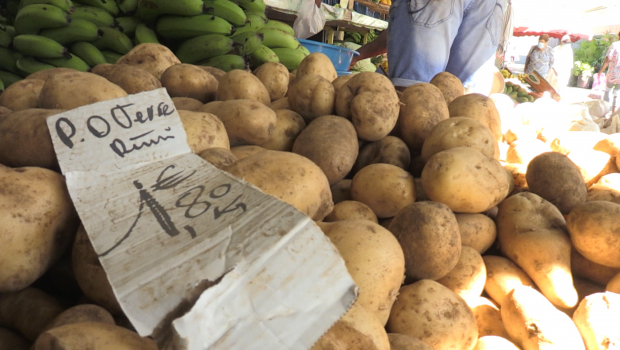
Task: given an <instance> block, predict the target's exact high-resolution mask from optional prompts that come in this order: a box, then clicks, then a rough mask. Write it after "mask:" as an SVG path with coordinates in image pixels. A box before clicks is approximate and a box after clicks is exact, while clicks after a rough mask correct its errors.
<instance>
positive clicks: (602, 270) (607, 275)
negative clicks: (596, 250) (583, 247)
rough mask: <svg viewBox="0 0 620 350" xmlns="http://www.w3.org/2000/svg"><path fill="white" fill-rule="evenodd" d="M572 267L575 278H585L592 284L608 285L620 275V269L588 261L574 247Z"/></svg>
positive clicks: (571, 259) (571, 258)
mask: <svg viewBox="0 0 620 350" xmlns="http://www.w3.org/2000/svg"><path fill="white" fill-rule="evenodd" d="M570 267H571V272H572V273H573V276H578V277H581V278H585V279H587V280H590V281H592V282H595V283H598V284H601V285H606V284H607V283H608V282H609V281H610V280H611V279H612V278H613V277H614V276H615V275H617V274H619V273H620V268H613V267H609V266H605V265H601V264H597V263H595V262H593V261H590V260H588V259H586V258H585V257H584V256H583V255H581V254H579V252H578V251H577V250H576V249H575V247H574V246H573V249H572V250H571V255H570Z"/></svg>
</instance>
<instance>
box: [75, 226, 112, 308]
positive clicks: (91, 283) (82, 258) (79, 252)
mask: <svg viewBox="0 0 620 350" xmlns="http://www.w3.org/2000/svg"><path fill="white" fill-rule="evenodd" d="M71 261H72V264H73V272H74V273H75V279H76V281H77V282H78V284H79V285H80V289H82V292H84V294H85V295H86V296H87V297H88V299H89V300H91V301H92V302H93V303H95V304H97V305H99V306H102V307H104V308H105V309H106V310H108V311H109V312H110V313H111V314H112V315H119V314H122V312H123V311H122V310H121V306H120V304H119V303H118V301H117V300H116V296H115V295H114V292H113V291H112V286H111V285H110V282H109V281H108V276H107V274H106V272H105V270H104V269H103V267H102V266H101V263H100V262H99V257H98V256H97V253H95V249H94V248H93V246H92V244H91V242H90V239H89V238H88V235H87V234H86V230H85V229H84V226H80V228H79V229H78V232H77V235H76V237H75V242H74V243H73V251H72V254H71Z"/></svg>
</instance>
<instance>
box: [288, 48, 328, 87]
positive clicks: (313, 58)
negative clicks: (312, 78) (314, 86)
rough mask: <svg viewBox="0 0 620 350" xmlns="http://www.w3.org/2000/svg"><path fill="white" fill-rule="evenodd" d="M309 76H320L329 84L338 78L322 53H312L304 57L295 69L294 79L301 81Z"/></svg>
mask: <svg viewBox="0 0 620 350" xmlns="http://www.w3.org/2000/svg"><path fill="white" fill-rule="evenodd" d="M310 74H316V75H320V76H321V77H323V78H325V80H327V81H329V82H330V83H331V82H333V81H334V80H336V78H338V73H336V68H335V67H334V64H333V63H332V61H331V60H330V59H329V57H327V55H325V54H324V53H322V52H313V53H311V54H310V55H308V56H306V58H304V59H303V60H302V61H301V63H300V64H299V66H298V67H297V71H296V73H295V77H296V79H301V78H303V77H305V76H306V75H310Z"/></svg>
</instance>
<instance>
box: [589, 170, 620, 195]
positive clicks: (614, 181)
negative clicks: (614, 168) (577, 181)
mask: <svg viewBox="0 0 620 350" xmlns="http://www.w3.org/2000/svg"><path fill="white" fill-rule="evenodd" d="M617 197H620V174H618V173H612V174H607V175H603V176H601V178H600V179H599V180H598V181H597V182H596V183H595V184H593V185H592V186H590V188H588V198H587V199H586V201H587V202H591V201H609V202H611V201H612V200H613V199H614V198H617Z"/></svg>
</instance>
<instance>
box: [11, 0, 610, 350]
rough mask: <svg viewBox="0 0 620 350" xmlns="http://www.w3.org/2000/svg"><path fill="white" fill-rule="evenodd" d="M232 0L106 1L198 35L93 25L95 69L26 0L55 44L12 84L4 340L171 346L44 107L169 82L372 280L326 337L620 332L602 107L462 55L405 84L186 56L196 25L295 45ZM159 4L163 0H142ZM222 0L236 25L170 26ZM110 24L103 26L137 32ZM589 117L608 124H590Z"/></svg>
mask: <svg viewBox="0 0 620 350" xmlns="http://www.w3.org/2000/svg"><path fill="white" fill-rule="evenodd" d="M217 1H219V0H208V1H205V2H204V6H206V7H209V6H211V8H212V11H216V14H215V15H213V14H205V13H203V12H202V11H203V9H202V7H203V5H202V2H201V5H200V6H195V7H192V4H193V2H192V1H189V0H186V1H182V2H179V3H178V4H177V5H178V6H177V5H175V6H164V4H163V2H162V3H161V7H160V10H161V11H165V13H166V16H163V15H162V12H160V11H154V10H153V8H152V7H140V6H138V7H137V8H133V9H134V10H135V11H136V13H137V16H138V17H131V18H139V21H138V20H136V21H134V20H133V19H132V20H130V19H123V20H121V21H120V22H119V18H122V17H119V15H120V14H126V13H127V12H128V11H129V10H130V6H129V5H130V3H131V1H130V0H125V1H123V2H119V3H111V2H107V3H105V4H102V5H101V6H102V8H101V9H102V10H104V11H105V13H107V14H108V15H109V16H110V17H107V16H103V17H96V16H95V17H94V18H99V20H104V21H107V20H108V19H107V18H112V21H116V22H118V23H121V22H123V23H124V24H125V26H127V27H129V26H130V25H132V23H133V24H136V26H135V32H134V34H135V33H137V31H138V28H140V26H141V25H144V26H145V29H149V28H153V27H152V26H153V25H155V31H154V36H157V37H158V40H159V38H161V40H162V41H165V40H168V39H169V38H170V37H171V36H174V37H175V38H177V39H179V38H180V37H178V36H182V37H183V39H185V41H183V40H179V43H180V44H179V45H178V47H177V48H176V49H175V47H168V46H165V45H162V44H159V43H153V42H143V43H139V44H137V45H136V46H134V47H131V48H129V47H128V48H129V49H128V50H126V52H118V51H125V50H118V51H114V50H115V49H113V48H112V47H110V46H104V44H103V43H102V42H98V40H101V39H102V38H97V39H95V40H93V41H83V39H81V40H82V41H80V42H84V43H89V44H91V45H92V46H93V47H95V48H96V49H97V50H99V51H100V52H101V53H102V54H103V53H105V52H102V51H101V50H104V51H106V50H110V51H114V52H116V53H117V54H118V55H120V57H118V58H117V59H115V63H108V62H107V60H104V61H105V62H103V61H101V62H99V63H98V64H96V65H94V66H92V67H91V66H90V64H87V66H88V67H89V68H87V69H88V70H90V71H89V72H83V71H80V70H76V69H72V68H68V67H66V66H63V67H55V66H53V65H52V64H51V63H49V62H54V61H50V60H47V58H50V59H63V60H69V59H70V58H67V57H65V56H63V55H66V56H68V55H72V56H71V57H74V56H73V54H72V53H71V51H70V49H69V51H68V52H69V54H66V52H67V51H66V50H65V49H64V48H65V46H63V44H60V43H58V41H56V40H54V39H50V38H48V37H45V36H43V35H41V33H43V32H44V31H47V33H48V34H49V33H50V32H51V33H54V34H51V35H61V36H63V37H64V35H62V32H60V33H61V34H58V33H59V32H58V31H55V30H56V29H58V30H60V29H63V28H68V27H67V25H69V24H68V23H66V24H62V25H61V23H60V22H61V21H60V20H58V21H57V24H54V25H55V26H56V27H53V26H52V27H47V28H45V29H43V28H40V25H42V24H43V22H42V21H39V22H38V24H37V26H35V25H34V24H32V23H20V20H19V19H18V18H22V17H23V16H26V15H27V14H28V15H30V14H31V12H30V11H31V10H30V9H28V6H35V5H42V6H55V5H50V4H48V3H47V2H59V4H58V5H60V6H67V4H68V3H66V2H62V1H59V0H40V1H39V2H43V3H39V2H37V0H32V1H24V6H23V7H22V9H21V10H20V11H23V10H24V9H28V11H27V12H23V14H22V15H21V16H18V18H16V22H15V24H16V26H15V28H17V29H18V31H23V32H22V33H21V34H19V35H17V36H15V38H18V37H19V36H20V35H21V36H22V37H21V38H18V40H17V43H18V44H17V45H15V40H13V41H12V44H10V45H8V46H9V47H11V48H12V49H10V50H15V51H12V52H15V53H16V56H15V57H17V56H19V55H22V54H23V53H25V51H21V52H22V53H19V54H17V52H18V50H17V49H16V47H21V48H22V50H33V51H30V52H31V53H32V54H34V53H35V51H34V50H39V51H37V54H38V56H25V55H24V56H22V57H20V58H19V59H18V60H21V59H22V58H28V59H29V60H31V61H32V62H33V63H36V62H38V63H37V64H41V65H50V66H52V68H49V69H45V70H37V71H33V72H32V73H31V74H27V71H26V70H23V69H21V68H18V66H23V62H22V63H20V64H19V65H17V66H16V67H17V70H15V71H14V72H17V73H18V74H19V75H21V76H25V78H24V79H23V80H21V78H19V79H18V80H17V81H15V82H13V83H12V84H10V85H9V86H8V87H6V90H5V91H4V92H2V93H1V94H0V218H2V220H0V247H1V248H0V266H1V267H2V269H1V270H0V350H5V349H12V350H22V349H34V350H48V349H50V350H51V349H60V350H74V349H104V350H108V349H110V350H116V349H128V350H133V349H136V350H138V349H158V344H156V343H155V341H153V340H152V339H150V338H142V337H140V336H139V335H138V334H137V333H136V332H135V330H134V329H133V327H132V325H131V324H130V322H129V321H128V320H127V318H126V317H125V316H124V315H123V311H122V310H121V308H120V306H119V303H118V302H117V300H116V297H115V296H114V293H113V292H112V289H111V286H110V284H109V282H108V279H107V276H106V272H105V270H104V269H103V267H102V266H101V264H100V263H99V260H98V257H97V255H96V253H95V250H94V249H93V247H92V245H91V243H90V240H89V238H88V235H87V233H86V231H85V229H84V227H83V226H82V225H81V224H80V221H79V217H78V215H77V213H76V212H75V209H74V207H73V204H72V202H71V199H70V197H69V195H68V193H67V187H66V183H65V179H64V177H63V176H62V175H61V174H60V172H59V165H58V161H57V159H56V154H55V152H54V149H53V146H52V142H51V139H50V134H49V132H48V129H47V124H46V123H45V118H46V117H48V116H51V115H54V114H57V113H60V112H63V111H66V110H70V109H73V108H76V107H79V106H84V105H88V104H92V103H95V102H98V101H104V100H110V99H114V98H117V97H122V96H127V95H129V94H135V93H139V92H142V91H149V90H153V89H158V88H165V89H166V90H167V92H168V94H169V95H170V96H171V97H172V99H173V102H174V104H175V107H176V109H177V110H178V114H179V116H180V119H181V121H182V123H183V126H184V128H185V131H186V134H187V142H188V144H189V146H190V148H191V150H192V152H194V153H195V154H197V155H199V156H200V157H201V158H203V159H205V160H206V161H208V162H210V163H212V164H213V165H214V166H216V167H217V168H219V169H221V170H223V171H225V172H228V173H229V174H232V175H233V176H236V177H238V178H242V179H244V180H245V181H248V182H249V183H251V184H253V185H254V186H256V187H258V188H259V189H260V190H262V191H263V192H265V193H267V194H270V195H273V196H275V197H276V198H278V199H280V200H282V201H284V202H286V203H288V204H290V205H291V206H293V207H295V208H296V209H298V210H299V211H300V212H302V213H304V214H305V215H307V216H308V217H309V218H311V219H312V220H314V221H315V222H316V224H317V225H318V226H319V227H320V228H321V230H322V231H323V232H324V233H325V235H326V236H327V237H328V238H329V239H330V241H331V242H332V243H333V244H334V246H335V248H336V249H337V250H338V252H339V253H340V255H341V256H342V258H343V260H344V263H345V265H346V266H347V269H348V270H349V272H350V274H351V276H352V278H353V280H354V281H355V282H356V284H357V286H358V287H359V296H358V299H357V301H356V302H355V303H354V304H353V305H352V306H351V308H350V309H349V311H348V312H347V313H346V314H345V315H344V316H343V317H342V318H341V319H340V320H337V322H335V324H334V325H333V327H332V328H331V329H330V330H329V331H328V332H327V333H325V334H324V335H323V336H322V337H321V338H320V339H318V340H317V342H316V343H315V344H314V346H313V347H312V349H313V350H333V349H343V350H395V349H396V350H401V349H403V350H411V349H434V350H449V349H450V350H452V349H454V350H473V349H479V350H480V349H494V350H497V349H500V350H501V349H521V350H533V349H558V350H560V349H562V350H565V349H570V350H572V349H578V350H581V349H583V350H586V349H587V350H594V349H596V350H599V349H600V350H603V349H606V350H609V349H612V348H615V347H618V346H620V304H619V302H620V295H619V294H617V293H620V253H619V252H620V219H619V218H620V171H619V170H618V169H619V167H620V160H618V155H619V154H620V138H618V136H619V135H620V134H617V133H608V132H606V130H605V129H604V128H603V129H601V128H599V126H597V124H596V122H595V121H594V120H593V118H592V117H591V116H590V114H589V113H590V112H592V113H595V112H596V111H597V110H596V108H595V106H592V107H591V108H589V107H588V106H586V105H576V106H569V105H564V104H560V103H559V102H556V101H554V100H552V99H550V98H546V97H543V98H540V99H538V100H535V101H534V102H529V100H528V102H523V103H520V104H515V103H514V101H513V100H512V99H511V98H510V97H508V96H506V95H505V94H495V95H491V96H488V97H487V96H483V95H480V94H467V95H464V94H463V89H462V83H461V82H460V81H459V80H458V78H456V77H454V76H452V75H451V74H449V73H445V72H444V73H440V74H438V75H437V76H436V77H435V78H434V79H433V80H432V81H431V83H428V84H427V83H421V84H416V85H413V86H411V87H409V88H407V89H405V91H404V92H403V93H402V94H400V95H399V93H397V92H396V90H395V88H394V86H393V85H392V84H391V82H390V81H389V79H388V78H387V77H385V76H383V75H380V74H377V73H373V72H362V73H359V74H355V75H350V76H342V77H337V74H336V71H335V68H334V66H333V64H332V63H331V61H330V60H329V59H328V58H327V56H325V55H324V54H322V53H312V54H309V55H307V56H306V54H305V53H304V54H303V55H304V58H303V59H302V60H300V62H298V64H296V65H295V67H296V70H294V71H292V72H289V71H290V70H291V67H292V66H290V65H289V66H287V62H262V64H259V63H258V62H259V61H256V60H253V59H252V54H251V53H249V54H248V53H247V51H246V52H244V53H241V51H235V52H236V53H230V51H229V52H226V53H223V54H220V55H218V56H213V57H212V58H205V60H210V59H214V58H218V57H219V59H220V60H222V58H221V57H224V56H231V57H232V56H234V57H238V58H240V59H242V60H243V61H244V64H243V65H239V68H243V69H232V68H234V67H233V66H227V67H222V66H220V67H221V68H231V69H227V70H229V71H228V72H225V71H224V70H221V69H219V68H217V67H212V66H204V65H203V62H204V61H202V58H200V59H190V61H187V58H183V59H181V57H179V56H183V55H188V56H185V57H190V56H192V55H195V54H196V52H193V51H191V50H189V51H184V50H181V47H182V45H184V44H183V43H187V42H190V41H191V40H195V41H194V42H199V40H197V39H198V38H201V37H203V36H206V35H211V38H216V39H217V37H214V36H213V35H220V36H222V38H228V39H230V40H231V41H232V43H230V42H229V43H230V47H234V50H245V49H247V48H249V47H250V46H252V45H254V43H253V42H252V41H253V40H254V39H255V38H258V37H260V36H261V35H262V41H261V42H262V44H261V45H265V47H267V45H266V43H268V44H269V45H272V43H276V42H284V43H287V44H286V45H289V47H280V48H274V49H273V50H272V51H274V52H276V53H277V51H276V50H278V49H288V50H291V51H292V52H296V51H295V50H296V49H295V48H293V47H292V46H293V41H292V40H288V39H287V40H284V39H278V38H277V36H275V37H274V36H271V34H273V33H271V34H270V31H282V32H283V33H286V32H285V31H284V30H282V29H279V28H280V27H278V26H279V25H276V24H275V23H272V25H271V26H268V24H269V23H270V22H267V23H263V27H262V29H258V30H247V31H244V30H243V29H242V28H244V27H245V26H250V27H251V26H252V25H254V24H255V21H256V19H257V18H258V19H260V18H261V16H259V15H256V12H257V11H258V12H260V11H262V10H264V7H262V5H261V2H258V1H259V0H255V1H254V2H245V3H244V2H240V3H239V5H240V6H241V7H243V6H245V12H244V11H241V12H239V11H234V10H236V8H235V7H233V6H231V5H228V4H227V5H228V6H227V7H226V6H223V5H222V6H219V5H218V4H217ZM60 2H62V4H61V3H60ZM84 2H87V1H85V0H84ZM88 2H89V3H97V2H96V1H95V2H93V1H88ZM27 3H28V4H29V5H26V4H27ZM30 3H32V4H30ZM146 3H157V1H155V0H151V1H139V2H138V4H146ZM63 4H65V5H63ZM83 5H86V4H83ZM74 6H75V4H74ZM235 6H237V5H235ZM56 7H57V8H58V11H61V12H63V13H68V12H67V11H65V9H63V8H61V7H58V6H56ZM85 7H86V6H80V7H75V9H74V11H73V14H75V13H79V11H78V9H84V8H85ZM199 7H200V8H201V10H200V13H196V12H198V8H199ZM261 8H262V10H261ZM58 11H56V13H58V14H60V13H59V12H58ZM69 11H70V10H69ZM33 13H35V14H37V16H42V15H41V14H40V12H38V11H33ZM102 13H103V12H102ZM195 13H196V14H195ZM242 13H243V14H244V15H245V16H246V19H247V20H248V21H249V22H247V23H246V22H245V21H246V20H244V19H243V15H242ZM218 14H219V15H218ZM233 14H237V15H238V16H237V17H235V16H233ZM205 15H206V16H208V17H209V18H225V17H226V18H227V19H226V20H225V21H226V23H228V24H222V25H220V24H218V25H217V27H218V28H224V27H225V28H228V27H227V26H228V25H230V26H231V28H236V31H235V34H233V33H232V29H231V33H224V34H233V35H232V36H230V37H227V36H226V35H223V34H216V33H208V34H205V33H204V32H203V33H201V34H196V33H197V32H199V31H200V30H201V29H200V28H196V26H193V25H189V24H187V27H186V29H183V30H179V31H178V32H174V31H172V30H169V31H168V29H169V28H172V27H174V25H173V24H172V23H178V22H185V21H186V20H187V18H191V16H205ZM173 16H176V17H173ZM221 16H223V17H221ZM252 16H253V17H252ZM85 17H86V12H84V18H85ZM125 17H127V16H125ZM250 17H251V18H250ZM115 18H116V19H115ZM248 18H249V19H248ZM252 18H253V19H252ZM164 19H166V21H172V23H168V22H166V21H164ZM223 20H224V19H223ZM214 21H216V20H214ZM253 21H254V22H253ZM91 22H92V21H91ZM46 23H53V21H52V20H51V19H50V20H49V21H48V22H46ZM187 23H189V22H187ZM100 24H101V23H99V24H97V27H98V28H99V29H98V31H99V30H101V32H102V33H103V34H101V35H102V36H103V35H105V33H106V32H109V31H110V30H115V31H118V32H119V33H121V34H123V35H126V34H125V33H123V32H121V31H120V30H119V29H116V28H117V27H103V26H101V25H100ZM239 24H243V26H239ZM178 25H179V26H180V24H178ZM213 26H215V25H213ZM157 27H159V29H157ZM276 27H278V28H276ZM101 28H107V29H101ZM179 28H180V27H179ZM252 28H253V29H256V28H255V27H252ZM265 28H267V29H268V30H267V29H265ZM129 32H131V30H129ZM110 33H111V32H110ZM114 33H115V32H114ZM164 33H166V34H164ZM248 33H251V34H248ZM277 34H278V35H280V36H282V34H281V33H279V32H278V33H277ZM67 35H68V34H67ZM80 35H88V33H87V32H86V31H85V32H83V34H80ZM242 35H243V36H242ZM24 36H26V37H24ZM72 36H76V37H77V35H74V34H72ZM166 36H167V37H168V38H166ZM42 38H43V39H42ZM128 38H129V37H128ZM240 38H245V39H240ZM136 39H137V36H134V37H133V40H136ZM46 40H53V41H54V42H55V43H58V44H59V45H60V46H61V47H62V48H61V49H60V50H57V51H58V52H57V54H61V55H60V56H61V57H56V58H51V57H47V58H46V57H43V56H41V53H46V52H51V51H53V50H51V47H52V46H53V45H51V44H50V45H49V46H39V47H38V48H36V49H35V48H32V49H30V48H31V47H34V46H32V45H30V44H29V43H37V42H38V43H40V42H46ZM200 40H204V39H200ZM218 40H219V39H218ZM280 40H282V41H280ZM129 42H131V45H132V46H133V45H134V42H132V39H131V38H130V39H129ZM207 42H210V41H207ZM240 42H244V44H243V45H238V43H240ZM255 46H259V47H260V45H255ZM272 46H273V45H272ZM103 47H105V48H103ZM119 47H120V46H117V47H116V48H117V49H118V48H119ZM41 48H44V49H43V50H42V51H41ZM48 49H49V50H48ZM175 52H176V53H177V54H175ZM179 52H180V53H179ZM248 55H249V56H248ZM75 57H79V56H77V55H75ZM248 57H250V58H249V60H250V61H249V62H250V63H251V64H250V66H249V67H252V66H253V67H254V69H253V70H249V69H247V68H248V65H247V64H246V63H247V62H246V59H247V58H248ZM46 62H48V63H46ZM13 74H14V73H13ZM517 94H518V92H517ZM588 118H589V119H588ZM586 122H587V123H592V124H593V125H594V126H595V127H596V129H595V130H593V131H587V130H586V131H584V130H583V129H582V126H583V125H585V124H583V123H586ZM588 125H590V124H588ZM601 130H602V131H601ZM200 229H202V230H208V229H209V228H206V227H205V228H200ZM334 321H336V320H334ZM162 349H163V348H162Z"/></svg>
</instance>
